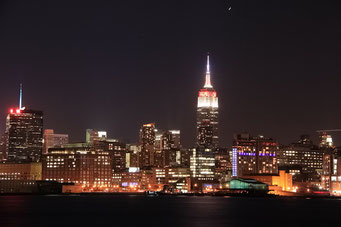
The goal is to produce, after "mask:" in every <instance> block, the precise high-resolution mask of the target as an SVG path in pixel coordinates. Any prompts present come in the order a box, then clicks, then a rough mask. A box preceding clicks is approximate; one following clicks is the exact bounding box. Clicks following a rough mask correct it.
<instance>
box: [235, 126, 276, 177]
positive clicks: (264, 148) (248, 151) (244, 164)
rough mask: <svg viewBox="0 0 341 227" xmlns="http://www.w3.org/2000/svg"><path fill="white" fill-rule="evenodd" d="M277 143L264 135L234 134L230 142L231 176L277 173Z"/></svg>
mask: <svg viewBox="0 0 341 227" xmlns="http://www.w3.org/2000/svg"><path fill="white" fill-rule="evenodd" d="M277 151H278V143H277V141H276V140H274V139H272V138H265V137H264V136H257V137H251V136H250V134H249V133H242V134H235V135H234V138H233V143H232V156H233V157H232V176H238V177H242V176H243V175H250V174H262V173H267V174H277V173H278V166H277V159H276V152H277Z"/></svg>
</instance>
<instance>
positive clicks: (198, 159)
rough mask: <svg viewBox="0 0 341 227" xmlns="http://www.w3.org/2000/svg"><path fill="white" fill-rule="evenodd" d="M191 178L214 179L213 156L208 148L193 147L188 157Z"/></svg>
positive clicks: (200, 179) (199, 179)
mask: <svg viewBox="0 0 341 227" xmlns="http://www.w3.org/2000/svg"><path fill="white" fill-rule="evenodd" d="M190 170H191V176H192V178H195V179H196V180H198V181H212V180H214V179H215V157H214V153H213V152H212V151H211V150H210V149H200V148H193V149H192V154H191V157H190Z"/></svg>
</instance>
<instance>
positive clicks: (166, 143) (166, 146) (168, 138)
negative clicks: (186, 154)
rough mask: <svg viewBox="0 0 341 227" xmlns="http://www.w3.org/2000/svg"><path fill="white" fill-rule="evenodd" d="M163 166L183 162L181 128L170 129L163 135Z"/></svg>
mask: <svg viewBox="0 0 341 227" xmlns="http://www.w3.org/2000/svg"><path fill="white" fill-rule="evenodd" d="M161 147H162V156H163V166H175V165H180V164H181V150H180V148H181V145H180V130H169V131H167V132H164V133H163V135H162V142H161Z"/></svg>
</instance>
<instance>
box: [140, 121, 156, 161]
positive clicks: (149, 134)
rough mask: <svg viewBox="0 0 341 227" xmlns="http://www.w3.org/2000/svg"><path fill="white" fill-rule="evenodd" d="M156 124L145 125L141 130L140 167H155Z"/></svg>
mask: <svg viewBox="0 0 341 227" xmlns="http://www.w3.org/2000/svg"><path fill="white" fill-rule="evenodd" d="M155 139H156V136H155V123H150V124H144V125H143V126H142V128H141V130H140V145H141V155H140V167H145V166H153V165H154V150H155V147H154V146H155Z"/></svg>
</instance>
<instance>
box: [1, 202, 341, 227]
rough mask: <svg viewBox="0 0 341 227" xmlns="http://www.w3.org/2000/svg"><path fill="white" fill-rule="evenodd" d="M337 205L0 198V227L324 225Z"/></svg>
mask: <svg viewBox="0 0 341 227" xmlns="http://www.w3.org/2000/svg"><path fill="white" fill-rule="evenodd" d="M339 220H341V200H336V199H294V198H235V197H234V198H224V197H167V196H162V197H145V196H117V195H103V196H0V226H1V227H7V226H11V227H12V226H15V227H17V226H20V227H21V226H34V227H36V226H75V227H78V226H79V227H81V226H113V227H124V226H209V227H215V226H274V227H275V226H290V227H292V226H328V224H331V223H341V222H340V221H339Z"/></svg>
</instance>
